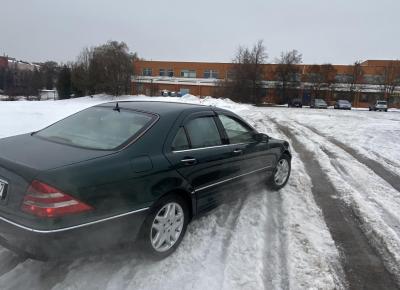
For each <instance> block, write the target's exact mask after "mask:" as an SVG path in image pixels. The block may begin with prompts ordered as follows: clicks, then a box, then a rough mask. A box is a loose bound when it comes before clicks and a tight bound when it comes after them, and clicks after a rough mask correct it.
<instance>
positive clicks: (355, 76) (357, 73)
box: [350, 61, 364, 101]
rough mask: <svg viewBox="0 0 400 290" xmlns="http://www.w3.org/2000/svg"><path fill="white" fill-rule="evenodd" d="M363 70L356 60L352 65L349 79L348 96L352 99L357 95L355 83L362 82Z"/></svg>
mask: <svg viewBox="0 0 400 290" xmlns="http://www.w3.org/2000/svg"><path fill="white" fill-rule="evenodd" d="M363 76H364V71H363V69H362V66H361V62H360V61H356V62H355V63H354V65H353V69H352V72H351V79H350V97H351V99H352V100H353V101H354V100H355V98H356V95H357V91H356V89H357V85H359V84H361V83H362V79H363Z"/></svg>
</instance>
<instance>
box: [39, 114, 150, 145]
mask: <svg viewBox="0 0 400 290" xmlns="http://www.w3.org/2000/svg"><path fill="white" fill-rule="evenodd" d="M154 118H155V116H154V115H151V114H147V113H142V112H138V111H133V110H127V109H123V108H120V109H119V110H113V108H112V107H100V106H99V107H92V108H89V109H86V110H83V111H81V112H78V113H76V114H74V115H72V116H70V117H67V118H65V119H63V120H61V121H59V122H57V123H55V124H53V125H51V126H49V127H47V128H45V129H43V130H41V131H39V132H37V133H36V134H35V135H37V136H39V137H42V138H45V139H48V140H51V141H55V142H59V143H64V144H68V145H73V146H79V147H84V148H88V149H100V150H113V149H117V148H118V147H120V146H121V145H124V144H125V143H126V142H128V141H129V140H131V139H133V138H134V137H135V136H137V135H139V134H140V133H141V132H142V131H143V130H144V129H146V128H147V126H148V125H149V124H150V123H151V121H152V120H153V119H154Z"/></svg>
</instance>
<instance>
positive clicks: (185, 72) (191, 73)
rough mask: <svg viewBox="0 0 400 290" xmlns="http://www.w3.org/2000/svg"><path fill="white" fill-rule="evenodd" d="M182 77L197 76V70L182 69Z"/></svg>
mask: <svg viewBox="0 0 400 290" xmlns="http://www.w3.org/2000/svg"><path fill="white" fill-rule="evenodd" d="M181 77H183V78H195V77H196V71H195V70H188V69H184V70H181Z"/></svg>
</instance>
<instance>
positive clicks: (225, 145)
mask: <svg viewBox="0 0 400 290" xmlns="http://www.w3.org/2000/svg"><path fill="white" fill-rule="evenodd" d="M254 143H257V142H251V143H235V144H223V145H216V146H208V147H201V148H191V149H184V150H176V151H172V153H181V152H191V151H199V150H206V149H213V148H222V147H229V146H239V145H249V144H254Z"/></svg>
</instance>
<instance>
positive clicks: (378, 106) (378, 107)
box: [369, 100, 388, 112]
mask: <svg viewBox="0 0 400 290" xmlns="http://www.w3.org/2000/svg"><path fill="white" fill-rule="evenodd" d="M369 110H370V111H385V112H387V110H388V105H387V102H386V101H381V100H378V101H376V102H375V103H374V104H373V105H370V106H369Z"/></svg>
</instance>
